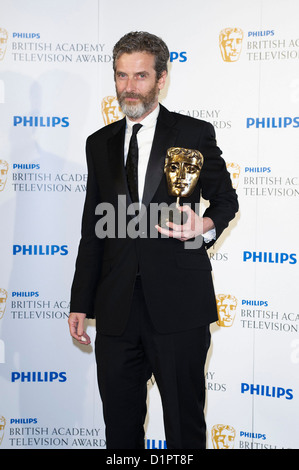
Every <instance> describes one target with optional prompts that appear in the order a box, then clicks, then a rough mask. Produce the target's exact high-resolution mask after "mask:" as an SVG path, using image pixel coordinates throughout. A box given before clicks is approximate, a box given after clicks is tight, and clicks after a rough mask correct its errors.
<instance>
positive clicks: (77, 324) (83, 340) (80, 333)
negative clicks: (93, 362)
mask: <svg viewBox="0 0 299 470" xmlns="http://www.w3.org/2000/svg"><path fill="white" fill-rule="evenodd" d="M85 318H86V315H85V313H76V312H72V313H70V316H69V319H68V324H69V329H70V334H71V336H72V337H73V338H75V339H76V340H77V341H79V343H80V344H86V345H87V344H90V337H89V336H88V334H87V333H85V331H84V320H85Z"/></svg>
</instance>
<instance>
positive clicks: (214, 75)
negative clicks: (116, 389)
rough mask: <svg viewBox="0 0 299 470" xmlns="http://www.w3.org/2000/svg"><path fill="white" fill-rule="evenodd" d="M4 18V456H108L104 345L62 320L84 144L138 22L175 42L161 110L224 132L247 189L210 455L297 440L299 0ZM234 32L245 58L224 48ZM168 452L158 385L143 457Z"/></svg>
mask: <svg viewBox="0 0 299 470" xmlns="http://www.w3.org/2000/svg"><path fill="white" fill-rule="evenodd" d="M0 11H1V20H0V21H1V23H0V37H1V50H0V71H1V76H0V112H1V126H0V133H1V139H0V172H1V180H0V208H1V243H0V260H1V268H0V289H1V290H0V309H1V310H0V448H2V449H11V448H13V449H23V448H27V449H28V448H32V449H55V448H65V449H77V448H94V449H99V448H105V434H104V424H103V419H102V411H101V402H100V398H99V396H98V390H97V383H96V376H95V361H94V351H93V347H92V346H90V347H88V348H81V347H79V346H78V345H76V344H75V343H74V342H73V341H72V339H71V338H70V336H69V333H68V327H67V317H68V313H69V296H70V285H71V281H72V276H73V272H74V263H75V258H76V252H77V245H78V241H79V236H80V223H81V213H82V206H83V202H84V196H85V184H86V166H85V150H84V148H85V140H86V137H87V136H88V135H89V134H91V133H92V132H94V131H95V130H96V129H98V128H99V127H102V126H103V125H104V124H105V123H106V121H105V114H103V112H102V103H103V100H104V98H105V97H108V96H112V97H113V96H114V95H115V90H114V82H113V74H112V62H111V55H112V48H113V45H114V44H115V42H116V41H117V40H118V39H119V38H120V37H121V36H122V35H123V34H125V33H126V32H128V31H131V30H147V31H150V32H153V33H154V34H157V35H158V36H161V37H162V38H163V39H164V40H165V41H166V42H167V44H168V46H169V48H170V51H171V62H170V67H169V69H170V74H169V79H168V84H167V87H166V90H164V91H163V95H162V96H161V101H162V103H163V104H164V105H165V106H166V107H168V108H169V109H170V110H173V111H177V112H180V113H184V114H188V115H191V116H194V117H197V118H201V119H205V120H208V121H211V122H212V123H213V124H214V126H215V129H216V133H217V140H218V144H219V146H220V148H221V149H222V150H223V156H224V158H225V160H226V162H227V164H228V168H229V169H230V171H231V174H232V178H233V183H234V185H235V186H236V188H237V192H238V195H239V202H240V211H239V213H238V215H237V217H236V219H235V220H234V221H233V222H232V223H231V224H230V227H229V229H228V230H227V231H226V232H225V234H224V235H223V236H222V237H221V238H220V240H219V241H218V242H217V243H216V246H215V247H214V248H212V249H210V251H209V254H210V257H211V260H212V264H213V268H214V281H215V289H216V295H217V299H218V301H219V316H220V318H221V319H222V318H223V313H222V312H225V317H224V320H223V321H221V322H219V324H214V325H213V326H212V346H211V349H210V353H209V358H208V361H207V368H206V379H207V405H206V418H207V431H208V448H209V449H213V448H215V447H216V446H217V444H216V441H217V442H220V444H218V445H221V442H222V445H223V446H228V447H230V448H235V449H245V448H249V449H263V448H272V449H273V448H277V449H281V448H299V438H298V420H299V399H298V394H299V383H298V369H299V313H298V300H297V284H298V189H299V187H298V182H299V179H298V157H299V155H298V152H299V151H298V133H299V113H298V106H299V66H298V64H299V61H298V59H299V29H298V17H299V4H298V2H297V1H296V0H251V1H249V0H246V1H243V2H240V1H238V0H210V1H209V2H206V1H204V0H187V1H185V2H183V1H179V0H172V1H170V0H166V1H164V2H161V1H160V0H159V1H158V0H152V1H151V2H150V3H149V4H148V6H146V4H144V5H143V6H142V7H140V2H139V1H137V0H130V1H129V2H122V1H120V0H115V1H114V2H109V1H107V0H85V1H84V2H82V1H81V0H51V1H46V0H44V1H42V2H41V1H38V0H9V1H8V0H0ZM226 28H230V30H229V31H228V32H226V34H227V36H226V39H231V38H232V37H233V36H235V37H237V38H239V39H238V40H237V42H233V43H232V44H231V46H229V43H228V42H226V45H227V46H228V47H231V49H232V48H233V46H234V44H235V43H237V45H238V53H237V55H235V56H222V54H221V49H220V46H219V37H220V32H221V31H222V30H224V29H226ZM234 28H238V30H236V31H232V29H234ZM117 117H118V118H119V116H117ZM114 295H117V293H114ZM88 333H89V334H90V335H91V336H92V338H94V335H95V326H94V322H93V321H90V322H89V325H88ZM215 435H216V437H214V436H215ZM164 445H165V442H164V430H163V421H162V414H161V404H160V398H159V393H158V390H157V387H156V385H155V383H154V382H153V383H149V412H148V418H147V427H146V447H147V448H164Z"/></svg>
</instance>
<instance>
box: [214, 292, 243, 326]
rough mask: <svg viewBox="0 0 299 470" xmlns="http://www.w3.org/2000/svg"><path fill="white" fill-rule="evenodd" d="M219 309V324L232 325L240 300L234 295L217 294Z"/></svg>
mask: <svg viewBox="0 0 299 470" xmlns="http://www.w3.org/2000/svg"><path fill="white" fill-rule="evenodd" d="M216 303H217V310H218V321H217V325H218V326H224V327H230V326H232V325H233V323H234V321H235V316H236V309H237V305H238V301H237V299H236V297H234V296H233V295H225V294H218V295H216Z"/></svg>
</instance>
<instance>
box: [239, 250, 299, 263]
mask: <svg viewBox="0 0 299 470" xmlns="http://www.w3.org/2000/svg"><path fill="white" fill-rule="evenodd" d="M243 261H244V262H246V261H252V262H253V263H275V264H283V263H288V264H296V263H297V256H296V254H295V253H290V254H288V253H273V252H267V251H244V252H243Z"/></svg>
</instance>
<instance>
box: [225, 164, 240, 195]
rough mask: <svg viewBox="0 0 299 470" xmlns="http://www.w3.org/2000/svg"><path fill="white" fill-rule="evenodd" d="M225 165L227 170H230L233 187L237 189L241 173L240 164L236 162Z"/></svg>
mask: <svg viewBox="0 0 299 470" xmlns="http://www.w3.org/2000/svg"><path fill="white" fill-rule="evenodd" d="M226 167H227V169H228V171H229V172H230V177H231V180H232V185H233V188H234V189H237V187H238V184H239V177H240V173H241V168H240V165H238V164H237V163H227V164H226Z"/></svg>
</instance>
